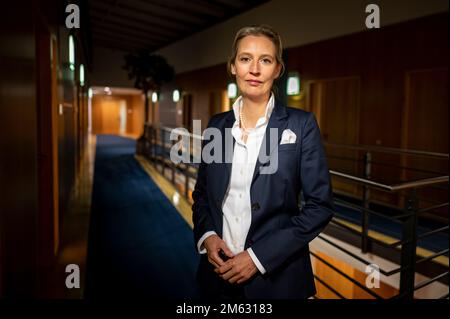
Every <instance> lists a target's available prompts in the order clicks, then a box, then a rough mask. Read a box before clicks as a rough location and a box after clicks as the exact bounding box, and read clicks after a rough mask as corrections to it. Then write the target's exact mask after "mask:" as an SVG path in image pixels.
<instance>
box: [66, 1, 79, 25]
mask: <svg viewBox="0 0 450 319" xmlns="http://www.w3.org/2000/svg"><path fill="white" fill-rule="evenodd" d="M66 13H69V15H67V17H66V28H67V29H79V28H80V7H78V6H77V5H76V4H73V3H72V4H69V5H67V7H66Z"/></svg>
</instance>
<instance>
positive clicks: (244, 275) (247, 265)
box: [214, 251, 258, 284]
mask: <svg viewBox="0 0 450 319" xmlns="http://www.w3.org/2000/svg"><path fill="white" fill-rule="evenodd" d="M214 271H215V272H216V273H217V274H218V275H219V276H220V277H222V279H224V280H227V281H228V282H229V283H232V284H234V283H238V284H240V283H243V282H245V281H247V280H249V279H250V278H251V277H252V276H253V275H254V274H256V273H257V272H258V268H256V266H255V264H254V263H253V260H252V258H251V257H250V255H249V253H248V252H247V251H243V252H241V253H239V254H237V255H236V256H234V257H233V258H230V259H229V260H228V261H227V262H226V263H225V264H223V265H222V266H221V267H219V268H216V269H215V270H214Z"/></svg>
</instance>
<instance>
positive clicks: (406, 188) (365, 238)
mask: <svg viewBox="0 0 450 319" xmlns="http://www.w3.org/2000/svg"><path fill="white" fill-rule="evenodd" d="M171 130H172V129H171V128H168V127H155V126H151V125H146V126H145V134H144V136H145V138H144V139H143V140H141V141H140V142H139V143H138V150H137V152H138V153H140V154H141V155H144V156H145V157H147V159H148V160H150V161H151V162H152V163H153V164H154V165H155V166H156V167H157V168H158V167H159V168H160V171H161V173H162V174H163V175H164V176H166V177H167V174H166V171H167V170H169V171H170V174H169V175H170V176H169V179H170V180H171V181H172V183H173V184H176V182H177V179H176V175H181V176H183V177H184V187H183V188H184V196H185V197H186V198H187V199H189V198H190V193H189V192H190V189H192V187H190V182H194V181H195V179H196V174H197V169H198V164H197V162H198V161H199V160H198V159H199V156H200V152H201V149H199V148H197V149H194V148H193V145H197V146H199V145H201V143H193V139H200V140H201V136H194V135H192V134H185V135H186V136H185V137H188V138H189V139H190V141H191V142H190V143H189V144H188V145H184V146H183V147H187V148H189V150H190V152H189V154H190V155H189V156H190V161H189V163H179V164H175V163H173V162H172V161H171V160H170V156H169V155H170V149H171V148H172V146H173V145H174V144H175V143H176V141H171V140H170V132H171ZM181 134H183V133H181ZM197 142H198V141H197ZM325 145H326V147H334V148H339V147H340V148H343V149H352V150H358V151H364V152H365V154H364V157H363V162H364V168H363V171H364V174H363V175H364V176H363V177H359V176H355V175H351V174H347V173H343V172H339V171H336V170H330V174H331V176H332V177H334V178H337V179H340V180H342V181H345V182H346V183H350V184H354V185H358V187H362V189H363V191H362V196H361V198H360V200H359V203H355V202H352V201H350V200H346V199H342V198H335V204H336V205H338V206H340V207H344V208H347V209H351V210H353V211H355V212H360V213H361V227H360V228H361V229H360V230H358V229H355V227H351V226H349V225H348V223H345V222H343V220H342V219H340V218H336V217H334V218H333V219H332V221H331V222H330V224H331V225H333V226H334V227H336V228H337V229H341V230H344V231H346V232H348V233H351V234H353V235H354V236H356V237H358V238H360V248H361V252H362V255H364V254H365V253H367V252H371V251H372V250H373V246H374V245H377V246H379V247H383V248H384V249H388V250H392V251H394V252H395V253H399V254H400V258H399V267H397V268H395V269H392V270H389V271H387V270H385V269H381V268H380V269H379V271H380V273H381V274H383V275H384V276H392V275H394V274H398V273H400V283H399V293H398V294H397V295H396V296H394V297H393V298H407V299H412V298H413V297H414V292H415V291H417V290H419V289H422V288H423V287H425V286H428V285H431V284H432V283H434V282H437V281H443V280H445V279H446V278H447V279H446V280H447V281H448V262H447V265H446V267H444V268H445V269H444V271H442V272H441V273H439V274H437V275H434V276H433V277H431V278H429V279H426V280H424V281H422V282H419V283H417V284H416V283H415V274H416V270H417V265H423V264H424V263H426V262H428V263H429V262H433V261H435V260H436V258H438V257H440V256H447V255H448V253H449V249H448V245H447V248H445V249H442V250H440V251H437V252H433V253H432V254H431V255H429V256H425V257H423V258H420V259H418V258H417V253H416V250H417V242H418V241H419V240H423V239H424V238H427V237H430V236H433V235H436V234H443V233H444V232H445V234H446V235H447V236H448V232H449V225H448V219H447V223H446V225H443V226H441V227H437V228H435V229H432V230H429V231H426V232H423V233H421V234H419V233H418V218H419V217H420V216H421V214H423V213H425V212H430V211H434V210H436V209H443V208H444V209H446V210H447V212H448V196H447V199H446V201H445V202H443V203H435V204H433V205H431V206H427V207H424V208H420V207H419V205H418V201H419V199H420V198H419V197H418V194H417V192H418V190H419V189H421V188H425V187H430V186H432V187H436V185H442V184H445V186H446V187H447V188H448V180H449V178H448V175H443V176H434V177H428V178H422V179H419V180H414V181H405V182H400V183H396V184H385V183H380V182H376V181H373V180H371V167H372V164H373V163H372V154H373V152H387V153H391V154H408V155H413V156H424V157H430V158H439V159H443V160H446V161H448V154H440V153H431V152H422V151H413V150H403V149H393V148H382V147H372V146H361V145H359V146H351V145H332V144H329V143H325ZM195 159H196V160H195ZM401 169H408V167H401ZM373 190H378V191H382V192H387V193H390V194H400V193H402V196H404V197H405V201H404V205H403V207H401V208H400V209H399V210H398V214H394V215H393V214H392V213H391V214H386V213H383V212H380V211H376V210H375V209H374V208H373V203H372V201H371V192H372V191H373ZM300 202H301V198H300ZM371 216H377V217H378V218H383V219H386V220H388V221H390V222H393V223H396V224H397V225H398V226H399V227H400V228H401V236H400V238H396V240H394V241H393V242H386V241H383V240H380V239H377V238H374V237H373V236H370V232H369V230H370V217H371ZM318 237H319V238H320V239H321V240H323V241H324V242H326V243H327V244H329V245H331V246H332V247H334V248H336V249H338V250H339V251H341V252H342V253H344V254H346V255H347V256H349V257H351V258H353V259H354V260H356V261H357V262H360V263H362V264H364V265H370V264H372V261H370V260H367V259H366V258H363V257H361V256H359V255H358V254H355V253H353V252H351V251H349V250H348V249H346V248H344V247H342V246H341V245H338V244H336V243H335V242H333V241H331V240H329V239H327V238H326V237H325V236H323V235H319V236H318ZM311 255H312V256H313V257H314V258H316V260H318V261H320V262H321V263H323V264H324V265H326V266H327V267H329V268H330V269H331V270H333V271H335V272H337V273H338V274H339V275H341V276H342V277H343V278H345V279H346V280H348V281H350V282H351V283H352V284H354V285H356V286H357V287H359V288H360V289H362V290H363V291H365V292H366V293H367V294H368V295H370V296H371V297H372V298H376V299H382V297H381V296H380V295H378V294H377V293H375V292H374V290H372V289H370V288H368V287H366V286H365V285H364V284H362V283H360V282H359V281H358V280H356V279H354V278H352V277H351V276H349V275H348V274H346V273H345V272H344V271H342V270H341V269H339V268H337V267H336V266H334V265H333V264H332V263H330V262H328V261H326V260H325V259H323V258H322V257H320V256H319V255H318V254H316V253H314V252H311ZM447 260H448V259H447ZM314 276H315V279H316V280H317V281H318V282H319V283H321V284H322V285H323V286H324V287H325V288H326V289H328V290H329V291H331V292H332V293H333V294H334V295H336V296H337V297H339V298H345V297H344V296H343V294H342V293H340V292H338V291H337V290H336V289H335V288H334V287H331V286H330V285H329V284H328V283H327V282H326V280H325V279H324V278H320V277H319V276H317V275H316V274H315V275H314ZM441 297H442V298H448V293H447V294H444V295H443V296H441Z"/></svg>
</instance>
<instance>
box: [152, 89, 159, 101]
mask: <svg viewBox="0 0 450 319" xmlns="http://www.w3.org/2000/svg"><path fill="white" fill-rule="evenodd" d="M152 102H153V103H156V102H158V93H156V92H153V93H152Z"/></svg>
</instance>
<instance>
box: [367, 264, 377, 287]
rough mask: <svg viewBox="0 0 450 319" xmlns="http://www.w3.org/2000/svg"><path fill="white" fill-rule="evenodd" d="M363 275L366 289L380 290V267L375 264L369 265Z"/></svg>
mask: <svg viewBox="0 0 450 319" xmlns="http://www.w3.org/2000/svg"><path fill="white" fill-rule="evenodd" d="M365 273H366V274H367V277H366V287H367V288H369V289H372V288H380V267H379V266H378V265H377V264H370V265H367V266H366V269H365Z"/></svg>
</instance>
